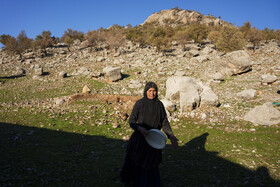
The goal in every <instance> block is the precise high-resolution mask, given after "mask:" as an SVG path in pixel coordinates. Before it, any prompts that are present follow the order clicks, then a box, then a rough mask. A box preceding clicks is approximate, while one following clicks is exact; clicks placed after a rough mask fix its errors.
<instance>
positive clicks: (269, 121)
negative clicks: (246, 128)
mask: <svg viewBox="0 0 280 187" xmlns="http://www.w3.org/2000/svg"><path fill="white" fill-rule="evenodd" d="M244 120H246V121H250V122H252V123H256V124H260V125H275V124H279V123H280V111H279V110H277V109H276V108H274V107H273V104H272V103H271V102H267V103H265V104H263V105H261V106H256V107H255V108H254V109H252V110H251V111H249V112H248V113H247V114H246V115H245V116H244Z"/></svg>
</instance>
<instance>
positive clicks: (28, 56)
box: [23, 52, 35, 59]
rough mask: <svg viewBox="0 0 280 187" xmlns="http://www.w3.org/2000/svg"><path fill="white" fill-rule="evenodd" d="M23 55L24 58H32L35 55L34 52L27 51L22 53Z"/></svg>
mask: <svg viewBox="0 0 280 187" xmlns="http://www.w3.org/2000/svg"><path fill="white" fill-rule="evenodd" d="M23 57H24V58H25V59H29V58H34V57H35V54H34V52H28V53H24V54H23Z"/></svg>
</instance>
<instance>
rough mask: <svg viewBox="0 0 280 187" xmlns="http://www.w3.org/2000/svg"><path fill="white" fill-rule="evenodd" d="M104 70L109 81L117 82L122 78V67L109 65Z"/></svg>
mask: <svg viewBox="0 0 280 187" xmlns="http://www.w3.org/2000/svg"><path fill="white" fill-rule="evenodd" d="M103 72H104V76H105V78H106V79H107V80H108V81H112V82H115V81H118V80H120V79H121V78H122V75H121V68H120V67H112V66H107V67H105V68H104V69H103Z"/></svg>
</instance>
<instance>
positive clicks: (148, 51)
mask: <svg viewBox="0 0 280 187" xmlns="http://www.w3.org/2000/svg"><path fill="white" fill-rule="evenodd" d="M81 46H82V44H81V43H80V42H79V41H76V42H75V45H74V46H73V47H71V50H70V51H68V49H67V46H65V45H57V46H54V47H51V48H48V49H47V56H44V55H43V54H42V53H40V52H38V51H36V52H35V51H27V52H26V53H25V54H24V55H23V56H24V59H19V57H18V56H10V55H8V54H7V53H6V52H5V51H3V50H1V51H0V77H2V79H1V80H2V81H1V82H0V83H1V84H0V87H1V90H9V89H10V88H11V87H14V88H17V89H19V90H20V89H24V87H25V86H26V85H32V84H33V83H36V82H38V81H40V82H42V85H41V86H40V88H34V90H33V92H37V91H38V92H42V90H49V89H54V90H55V89H59V88H60V87H61V86H63V85H65V82H68V83H69V85H73V88H77V87H80V88H78V89H73V91H72V94H75V93H76V92H81V91H82V87H83V86H84V85H85V83H82V82H81V83H78V84H77V83H75V80H76V78H75V77H86V79H88V80H97V81H99V82H101V83H105V84H106V86H105V88H103V89H102V90H96V88H90V86H89V89H91V90H92V92H94V93H99V94H105V95H110V94H111V95H112V94H113V95H126V96H141V95H142V89H143V86H144V85H145V82H147V81H154V82H156V83H157V84H158V85H159V88H160V93H159V95H160V98H161V99H162V100H164V102H165V104H166V107H167V108H168V110H169V111H170V112H171V114H170V119H171V120H176V118H177V117H178V115H179V116H185V117H190V118H194V119H197V120H199V121H204V122H206V123H207V124H211V125H215V124H219V125H223V124H224V125H226V124H228V122H229V121H238V122H239V123H246V121H251V122H253V123H254V124H262V125H273V124H278V123H279V122H280V115H279V110H277V108H275V106H273V105H269V107H266V106H264V108H261V109H260V110H258V111H256V112H255V113H253V114H252V115H251V114H250V115H247V116H246V117H245V115H246V114H247V113H248V112H249V111H251V110H253V109H254V107H256V106H260V105H263V104H265V103H267V102H270V103H272V102H279V101H280V96H279V83H280V81H279V75H280V62H279V59H280V47H279V45H278V44H277V43H276V42H274V41H271V42H268V43H263V44H262V45H261V46H260V47H259V48H258V49H257V50H256V51H252V50H247V49H245V50H241V51H235V52H232V53H227V54H225V53H221V52H218V51H216V50H215V48H214V46H213V45H212V44H209V43H208V44H207V43H206V44H205V45H200V44H196V43H192V42H190V43H189V44H187V49H188V50H187V51H184V52H182V51H183V50H182V49H181V47H180V46H179V45H178V44H177V43H173V47H172V48H173V50H172V51H171V52H170V53H168V54H163V53H158V52H157V51H156V49H155V48H152V47H150V46H148V47H146V48H142V47H139V46H138V45H135V44H132V43H130V42H128V43H127V44H126V46H125V47H123V48H120V49H119V50H118V51H117V53H112V52H111V51H110V50H108V49H106V48H104V49H103V50H100V51H94V50H92V49H91V48H83V47H81ZM22 76H25V77H26V78H24V79H23V80H22V81H19V82H18V83H17V84H15V83H12V85H11V84H10V83H9V82H7V81H3V80H5V79H10V78H17V77H18V78H20V77H22ZM65 77H67V78H65ZM172 81H173V82H172ZM45 82H47V83H50V82H53V84H51V86H50V85H49V86H46V87H44V83H45ZM84 82H86V81H84ZM176 82H177V83H178V84H176ZM170 84H171V86H170ZM14 88H13V89H14ZM38 89H39V90H38ZM25 91H27V90H25ZM18 94H19V93H18ZM70 95H71V94H70ZM15 97H17V96H15ZM19 97H20V95H19ZM53 99H54V98H49V99H47V100H41V101H40V100H37V99H35V100H34V101H32V100H20V101H19V103H14V102H13V100H11V101H7V102H5V101H4V100H3V101H2V103H1V105H2V106H5V107H7V106H12V105H14V104H16V105H18V106H20V107H24V103H32V102H34V103H35V104H36V103H37V104H38V105H41V104H42V105H50V106H52V105H53V104H54V103H56V102H55V100H53ZM38 102H39V103H38ZM170 102H171V104H170ZM55 106H56V105H55ZM58 108H61V107H60V106H59V107H58ZM174 110H175V112H174ZM259 111H261V112H259ZM267 111H270V112H267ZM271 111H272V112H271ZM277 111H278V112H277ZM261 114H265V116H263V115H261ZM268 114H269V115H268ZM270 114H271V115H270ZM256 116H257V117H258V119H257V120H255V119H254V118H256ZM232 127H233V128H236V127H234V126H232ZM238 128H240V127H238Z"/></svg>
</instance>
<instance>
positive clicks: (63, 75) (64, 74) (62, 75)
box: [58, 71, 67, 78]
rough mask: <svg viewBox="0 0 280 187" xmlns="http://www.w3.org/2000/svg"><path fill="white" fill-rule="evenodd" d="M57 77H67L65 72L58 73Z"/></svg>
mask: <svg viewBox="0 0 280 187" xmlns="http://www.w3.org/2000/svg"><path fill="white" fill-rule="evenodd" d="M58 77H59V78H66V77H67V73H66V72H65V71H61V72H59V74H58Z"/></svg>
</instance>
